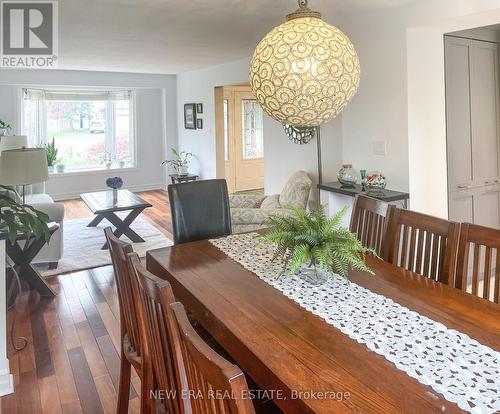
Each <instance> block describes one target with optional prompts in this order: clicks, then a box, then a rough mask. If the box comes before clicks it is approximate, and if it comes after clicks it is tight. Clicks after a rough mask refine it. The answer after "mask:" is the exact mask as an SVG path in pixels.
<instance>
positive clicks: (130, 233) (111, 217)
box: [102, 208, 145, 250]
mask: <svg viewBox="0 0 500 414" xmlns="http://www.w3.org/2000/svg"><path fill="white" fill-rule="evenodd" d="M143 210H144V208H136V209H134V210H132V211H131V212H130V213H129V214H128V215H127V217H125V219H124V220H122V219H121V218H120V217H118V216H117V215H116V214H115V213H105V218H106V220H108V221H109V222H110V223H111V224H113V225H114V226H115V227H116V229H115V231H113V234H114V235H115V236H116V237H121V236H122V235H123V234H124V235H125V236H127V237H128V238H129V239H130V240H131V241H133V242H134V243H144V242H145V240H144V239H143V238H142V237H141V236H139V235H138V234H137V233H136V232H135V231H134V230H132V229H131V228H130V225H131V224H132V223H133V221H134V220H135V219H136V218H137V217H138V216H139V214H141V213H142V211H143ZM107 248H108V244H107V242H106V243H104V245H103V246H102V249H103V250H104V249H107Z"/></svg>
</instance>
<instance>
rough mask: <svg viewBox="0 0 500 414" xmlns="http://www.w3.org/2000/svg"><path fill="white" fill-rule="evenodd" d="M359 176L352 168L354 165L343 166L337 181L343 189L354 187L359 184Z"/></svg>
mask: <svg viewBox="0 0 500 414" xmlns="http://www.w3.org/2000/svg"><path fill="white" fill-rule="evenodd" d="M358 177H359V174H358V172H357V171H356V170H355V169H354V168H352V164H343V165H342V168H341V169H340V171H339V172H338V174H337V179H338V180H339V183H340V184H342V186H343V187H354V186H355V185H356V183H357V182H358Z"/></svg>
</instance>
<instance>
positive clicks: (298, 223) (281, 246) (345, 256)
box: [262, 206, 376, 284]
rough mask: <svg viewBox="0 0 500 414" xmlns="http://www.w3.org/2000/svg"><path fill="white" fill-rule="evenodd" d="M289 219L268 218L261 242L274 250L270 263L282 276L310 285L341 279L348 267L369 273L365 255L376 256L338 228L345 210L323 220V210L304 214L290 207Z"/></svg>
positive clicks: (354, 237)
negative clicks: (335, 276) (278, 264)
mask: <svg viewBox="0 0 500 414" xmlns="http://www.w3.org/2000/svg"><path fill="white" fill-rule="evenodd" d="M289 208H290V209H291V210H292V211H291V214H290V215H287V216H278V215H272V216H271V217H270V219H269V222H270V224H271V227H270V230H269V231H268V232H267V233H265V234H264V235H263V236H262V238H263V239H264V241H266V242H268V243H272V244H273V245H274V247H275V249H276V250H275V254H274V259H273V260H276V259H280V260H281V261H282V263H283V273H289V274H297V275H298V276H299V277H301V278H303V279H304V280H307V281H308V282H310V283H312V284H321V283H324V282H325V281H326V280H327V279H328V277H329V276H330V275H333V274H334V273H336V274H339V275H341V276H343V277H345V278H347V276H348V270H349V268H350V267H353V268H356V269H360V270H364V271H365V272H368V273H372V274H373V272H372V271H371V269H369V268H368V267H367V266H366V264H365V255H366V254H371V255H374V256H376V253H375V251H373V250H372V249H368V248H366V247H364V246H363V244H362V243H361V242H360V241H359V240H358V239H357V237H356V235H355V234H354V233H351V232H350V231H349V230H348V229H347V228H344V227H342V226H341V222H342V217H343V216H344V214H345V213H346V212H347V207H345V208H344V209H342V210H340V211H339V212H338V213H337V214H335V215H334V216H333V217H331V218H327V216H326V214H325V207H324V206H320V207H319V208H317V209H314V210H312V211H310V212H306V211H304V210H302V209H299V208H297V207H294V206H289Z"/></svg>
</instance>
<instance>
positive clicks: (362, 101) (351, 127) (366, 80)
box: [335, 8, 409, 191]
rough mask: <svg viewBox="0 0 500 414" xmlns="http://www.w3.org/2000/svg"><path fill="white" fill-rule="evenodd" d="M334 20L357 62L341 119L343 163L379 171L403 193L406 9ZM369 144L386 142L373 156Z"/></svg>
mask: <svg viewBox="0 0 500 414" xmlns="http://www.w3.org/2000/svg"><path fill="white" fill-rule="evenodd" d="M337 21H338V24H339V27H340V28H341V30H343V31H344V32H345V33H346V34H347V35H348V36H349V37H350V39H351V41H352V42H353V44H354V46H355V48H356V51H357V52H358V56H359V60H360V64H361V83H360V87H359V91H358V93H357V95H356V96H355V97H354V99H353V101H352V102H351V103H350V104H349V106H348V107H347V109H346V110H345V112H344V113H343V115H342V137H343V162H344V163H351V164H353V166H354V167H355V168H356V169H358V170H359V169H366V170H368V171H370V170H378V171H381V172H382V173H384V174H385V175H386V177H387V182H388V188H391V189H396V190H403V191H407V190H408V187H409V178H408V132H407V131H408V115H407V94H406V27H407V24H406V22H407V9H406V8H394V9H387V10H383V11H374V12H365V13H356V14H353V15H347V16H338V17H337V18H336V20H335V22H336V23H337ZM374 141H385V142H386V151H387V152H386V155H385V156H383V155H376V154H375V153H374Z"/></svg>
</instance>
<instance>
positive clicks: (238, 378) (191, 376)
mask: <svg viewBox="0 0 500 414" xmlns="http://www.w3.org/2000/svg"><path fill="white" fill-rule="evenodd" d="M170 308H171V309H172V311H173V313H174V316H175V321H176V324H177V329H178V337H179V340H180V349H181V352H182V358H183V361H184V364H185V367H186V377H187V385H188V387H189V390H191V391H192V392H193V393H194V394H195V395H196V396H197V398H195V399H194V400H192V410H193V411H192V412H193V414H237V413H238V414H253V413H255V411H254V408H253V404H252V402H251V400H250V399H249V398H248V385H247V382H246V379H245V375H244V374H243V372H242V371H241V369H240V368H238V367H237V366H236V365H234V364H231V363H230V362H229V361H227V360H226V359H224V358H223V357H221V356H220V355H219V354H217V353H216V352H215V351H214V350H213V349H212V348H210V347H209V346H208V345H207V344H206V343H205V342H204V341H203V340H202V339H201V338H200V336H199V335H198V334H197V333H196V331H195V330H194V329H193V327H192V325H191V323H190V322H189V320H188V318H187V315H186V312H185V310H184V306H182V304H181V303H179V302H177V303H174V304H172V305H171V306H170ZM214 396H215V398H214ZM245 396H246V398H245Z"/></svg>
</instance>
